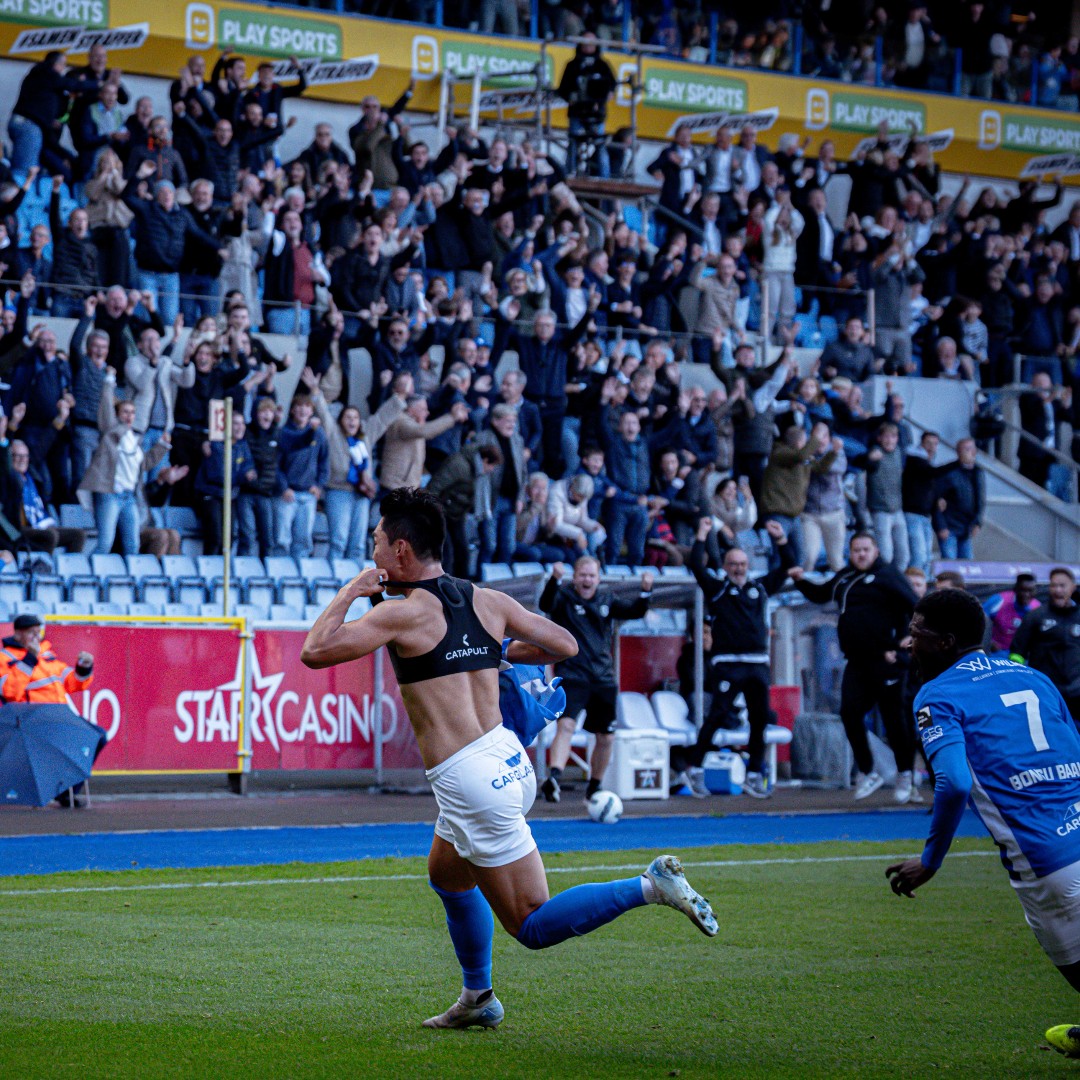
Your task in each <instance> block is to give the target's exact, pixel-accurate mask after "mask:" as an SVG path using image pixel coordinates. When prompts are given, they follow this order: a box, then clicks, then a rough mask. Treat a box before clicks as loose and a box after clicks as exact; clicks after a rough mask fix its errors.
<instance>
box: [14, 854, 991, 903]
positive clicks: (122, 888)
mask: <svg viewBox="0 0 1080 1080" xmlns="http://www.w3.org/2000/svg"><path fill="white" fill-rule="evenodd" d="M997 854H998V853H997V852H996V851H955V852H953V853H952V854H951V855H950V856H949V858H950V859H964V858H969V859H971V858H986V857H988V856H991V855H997ZM910 857H911V852H903V853H900V854H891V855H890V854H882V855H820V856H818V855H807V856H804V857H803V858H800V859H720V860H716V861H712V862H688V861H687V860H685V859H684V860H683V865H684V866H688V867H690V868H692V869H695V870H702V869H709V870H715V869H724V868H730V867H734V866H803V865H808V864H814V863H850V862H883V861H885V860H887V859H906V858H910ZM640 869H641V863H627V864H625V865H621V866H549V867H546V870H547V872H548V873H549V874H597V873H602V872H606V871H616V870H620V871H621V870H640ZM378 881H427V874H362V875H357V876H355V877H315V878H263V879H258V878H253V879H252V880H250V881H173V882H168V881H163V882H157V883H155V884H152V885H69V886H65V887H61V888H55V889H5V890H2V891H0V897H5V896H61V895H69V894H73V893H79V894H81V893H116V892H170V891H176V890H181V889H245V888H261V887H263V886H266V885H356V884H361V883H362V884H367V883H370V882H378Z"/></svg>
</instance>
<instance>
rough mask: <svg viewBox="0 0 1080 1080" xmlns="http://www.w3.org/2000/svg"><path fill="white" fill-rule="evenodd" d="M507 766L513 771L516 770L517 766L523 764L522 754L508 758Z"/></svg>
mask: <svg viewBox="0 0 1080 1080" xmlns="http://www.w3.org/2000/svg"><path fill="white" fill-rule="evenodd" d="M506 764H507V765H509V766H510V768H511V769H512V768H514V767H515V766H517V765H520V764H521V754H515V755H514V756H513V757H508V758H507V759H506Z"/></svg>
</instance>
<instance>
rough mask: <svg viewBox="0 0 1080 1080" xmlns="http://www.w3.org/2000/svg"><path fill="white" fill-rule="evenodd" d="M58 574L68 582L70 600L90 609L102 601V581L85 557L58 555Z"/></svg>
mask: <svg viewBox="0 0 1080 1080" xmlns="http://www.w3.org/2000/svg"><path fill="white" fill-rule="evenodd" d="M56 572H57V573H58V574H59V575H60V576H61V577H62V578H64V579H65V581H67V598H68V599H69V600H71V601H73V602H74V603H76V604H81V605H82V606H83V607H86V608H89V606H90V605H91V604H92V603H94V601H95V600H100V599H101V579H100V578H99V577H98V576H97V574H95V573H94V572H93V571H92V570H91V569H90V560H89V559H88V558H87V557H86V556H85V555H79V554H73V553H65V554H58V555H57V556H56Z"/></svg>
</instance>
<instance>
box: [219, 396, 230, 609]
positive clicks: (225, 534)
mask: <svg viewBox="0 0 1080 1080" xmlns="http://www.w3.org/2000/svg"><path fill="white" fill-rule="evenodd" d="M232 414H233V399H232V397H231V396H230V397H227V398H225V505H224V506H223V507H222V522H221V533H222V539H221V544H222V551H223V553H224V556H225V562H224V568H223V570H222V574H221V606H222V611H221V614H222V615H224V616H225V617H226V618H228V615H229V578H230V576H231V575H230V573H229V571H230V570H231V569H232V452H233V444H232Z"/></svg>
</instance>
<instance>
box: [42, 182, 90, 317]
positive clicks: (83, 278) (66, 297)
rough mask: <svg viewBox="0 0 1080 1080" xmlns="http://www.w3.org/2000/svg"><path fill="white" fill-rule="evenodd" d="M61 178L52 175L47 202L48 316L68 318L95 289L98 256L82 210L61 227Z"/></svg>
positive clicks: (78, 309)
mask: <svg viewBox="0 0 1080 1080" xmlns="http://www.w3.org/2000/svg"><path fill="white" fill-rule="evenodd" d="M62 186H63V177H61V176H54V177H53V182H52V198H51V199H50V200H49V225H50V227H51V229H52V235H53V265H52V278H53V281H54V282H55V286H56V287H55V288H54V289H53V302H52V313H53V315H55V316H57V317H59V318H71V317H72V316H75V315H79V314H81V312H82V306H83V300H84V299H85V297H86V294H87V293H88V292H90V291H91V290H92V289H96V288H97V286H98V283H99V282H98V253H97V248H96V247H95V246H94V241H93V239H92V238H91V236H90V219H89V217H88V216H87V213H86V211H85V210H84V209H82V207H76V209H74V210H72V211H71V214H70V215H69V216H68V223H67V226H66V227H65V226H64V224H63V222H62V221H61V220H60V189H61V187H62Z"/></svg>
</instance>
